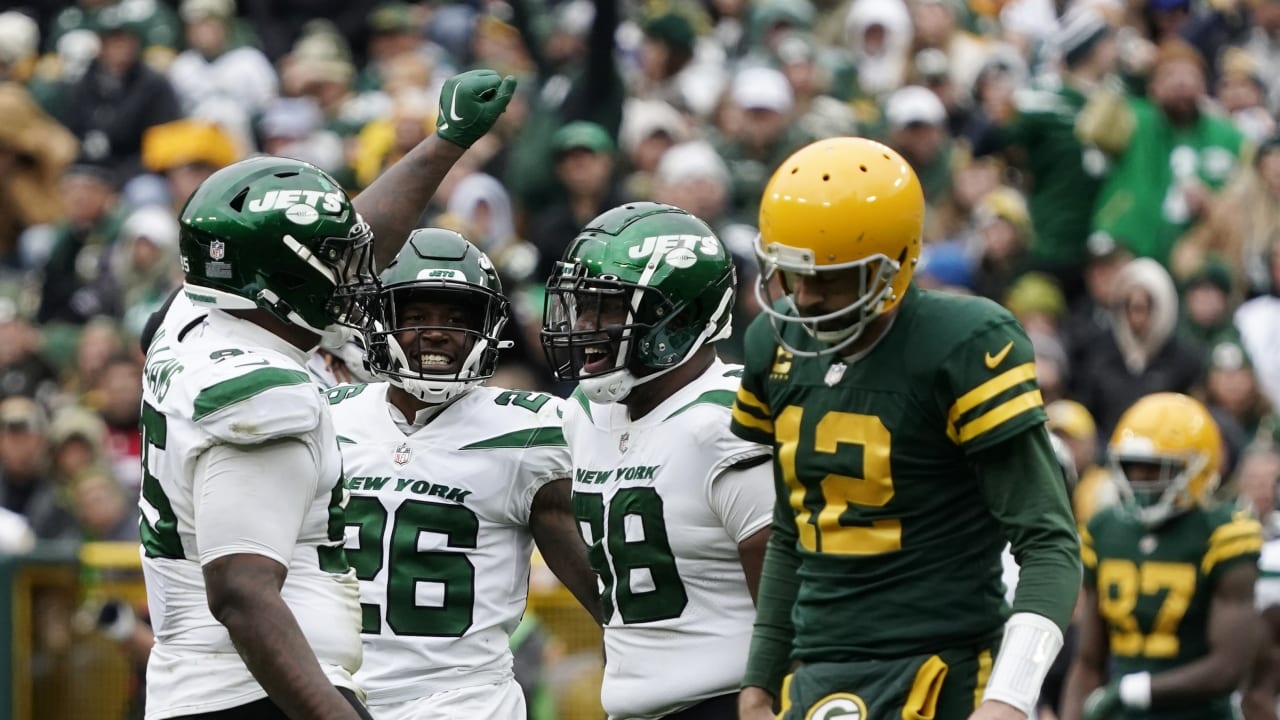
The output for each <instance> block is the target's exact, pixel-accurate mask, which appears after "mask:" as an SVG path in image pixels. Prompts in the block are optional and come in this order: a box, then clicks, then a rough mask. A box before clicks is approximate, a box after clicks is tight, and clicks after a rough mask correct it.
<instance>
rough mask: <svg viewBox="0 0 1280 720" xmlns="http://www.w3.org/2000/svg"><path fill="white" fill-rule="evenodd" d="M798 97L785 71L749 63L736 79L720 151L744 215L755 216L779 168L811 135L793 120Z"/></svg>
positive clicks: (737, 206) (726, 109)
mask: <svg viewBox="0 0 1280 720" xmlns="http://www.w3.org/2000/svg"><path fill="white" fill-rule="evenodd" d="M794 111H795V97H794V95H793V94H792V92H791V85H790V83H788V82H787V78H786V76H785V75H783V74H782V73H781V72H779V71H777V70H774V69H773V68H767V67H747V68H743V69H742V70H739V71H738V73H737V74H736V75H734V77H733V82H732V84H731V87H730V89H729V94H728V97H727V102H726V103H725V104H724V106H723V107H722V108H721V113H720V123H719V130H720V133H719V135H718V136H717V137H716V139H715V141H714V145H715V149H716V152H718V153H719V154H720V157H722V158H724V161H725V163H726V164H728V166H729V175H730V177H732V178H733V195H732V202H731V203H730V204H731V206H732V208H733V212H734V214H735V215H737V216H738V217H743V218H754V217H755V216H756V215H757V213H758V208H759V205H760V195H761V193H763V192H764V186H765V184H766V183H768V181H769V176H770V175H771V174H773V170H774V169H775V168H777V167H778V165H780V164H781V163H782V161H783V160H786V159H787V157H788V156H789V155H791V153H793V152H795V151H796V150H798V149H800V148H801V147H802V146H804V145H805V144H806V143H807V141H808V139H807V138H806V137H805V136H804V135H803V134H802V132H801V131H800V129H799V128H798V127H796V125H795V124H793V123H792V120H793V118H794V114H793V113H794Z"/></svg>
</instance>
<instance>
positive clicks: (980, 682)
mask: <svg viewBox="0 0 1280 720" xmlns="http://www.w3.org/2000/svg"><path fill="white" fill-rule="evenodd" d="M990 679H991V649H990V648H984V649H983V650H982V652H980V653H978V678H977V682H976V683H974V685H973V709H974V710H977V709H978V706H979V705H981V704H982V696H983V695H985V694H986V692H987V681H988V680H990Z"/></svg>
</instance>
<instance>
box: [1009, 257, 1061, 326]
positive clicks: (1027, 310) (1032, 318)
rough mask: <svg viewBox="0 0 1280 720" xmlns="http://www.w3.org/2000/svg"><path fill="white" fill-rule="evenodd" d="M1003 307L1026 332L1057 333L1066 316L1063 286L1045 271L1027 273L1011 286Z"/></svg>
mask: <svg viewBox="0 0 1280 720" xmlns="http://www.w3.org/2000/svg"><path fill="white" fill-rule="evenodd" d="M1004 306H1005V307H1006V308H1008V309H1009V312H1011V313H1013V316H1014V317H1015V318H1017V319H1018V322H1019V323H1020V324H1021V325H1022V327H1024V328H1025V329H1026V330H1027V332H1029V333H1030V332H1041V333H1044V334H1046V335H1050V336H1056V335H1057V334H1058V332H1059V330H1060V329H1061V327H1062V323H1063V321H1064V320H1065V319H1066V316H1067V301H1066V298H1064V297H1063V296H1062V289H1061V288H1059V287H1058V284H1057V283H1056V282H1054V280H1053V278H1052V277H1051V276H1049V275H1046V274H1045V273H1036V272H1030V273H1024V274H1023V275H1021V276H1020V277H1019V278H1018V279H1017V280H1016V281H1014V282H1013V284H1011V285H1010V286H1009V289H1008V291H1007V292H1006V293H1005V296H1004Z"/></svg>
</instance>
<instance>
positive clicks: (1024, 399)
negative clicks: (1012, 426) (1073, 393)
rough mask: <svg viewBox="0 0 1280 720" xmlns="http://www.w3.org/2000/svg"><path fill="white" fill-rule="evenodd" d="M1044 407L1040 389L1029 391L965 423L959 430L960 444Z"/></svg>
mask: <svg viewBox="0 0 1280 720" xmlns="http://www.w3.org/2000/svg"><path fill="white" fill-rule="evenodd" d="M1042 405H1044V399H1043V398H1042V397H1040V391H1039V390H1038V389H1037V390H1028V391H1027V392H1024V393H1022V394H1021V395H1018V396H1017V397H1015V398H1013V399H1012V400H1006V401H1005V402H1002V403H1000V404H999V405H997V406H995V407H993V408H991V409H990V410H988V411H986V412H985V413H983V414H981V415H979V416H978V417H976V418H974V419H973V420H970V421H969V422H967V423H965V424H964V426H962V427H961V428H960V429H959V433H958V434H959V437H960V442H962V443H967V442H969V441H970V440H973V439H974V438H976V437H978V436H979V435H981V434H983V433H985V432H987V431H988V430H991V429H993V428H997V427H999V426H1000V425H1001V424H1003V423H1004V422H1005V421H1006V420H1009V419H1010V418H1013V417H1017V416H1018V415H1021V414H1022V413H1024V412H1026V411H1028V410H1034V409H1035V408H1038V407H1040V406H1042Z"/></svg>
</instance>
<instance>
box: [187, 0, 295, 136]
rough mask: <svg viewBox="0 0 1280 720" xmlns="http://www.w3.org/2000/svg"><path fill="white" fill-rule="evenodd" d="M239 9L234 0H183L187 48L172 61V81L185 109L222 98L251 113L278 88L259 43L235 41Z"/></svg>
mask: <svg viewBox="0 0 1280 720" xmlns="http://www.w3.org/2000/svg"><path fill="white" fill-rule="evenodd" d="M235 13H236V5H235V0H182V4H181V6H180V7H179V15H180V17H181V19H182V23H183V27H184V30H183V32H184V34H185V37H186V46H187V49H186V50H184V51H183V52H181V53H180V54H179V55H178V56H177V57H176V58H174V60H173V64H171V65H170V66H169V81H170V82H171V83H173V89H174V91H175V92H176V93H177V95H178V99H179V101H181V103H182V107H183V108H184V109H186V110H187V112H191V111H193V110H195V109H196V108H197V107H199V106H200V104H201V103H202V102H205V101H206V100H208V99H211V98H220V99H225V100H229V101H231V102H233V103H234V104H235V105H236V107H237V108H238V109H239V110H240V111H241V112H242V113H244V114H245V115H246V116H249V117H252V116H256V115H258V114H260V113H261V112H262V111H263V110H265V109H266V108H267V106H268V105H270V104H271V102H272V101H273V100H275V98H276V95H277V94H278V92H279V80H278V79H277V77H276V71H275V68H274V67H272V65H271V61H269V60H267V57H266V55H263V53H262V51H261V50H259V49H258V48H256V47H253V46H248V45H237V38H235V37H234V36H233V34H232V31H233V23H234V22H235Z"/></svg>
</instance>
